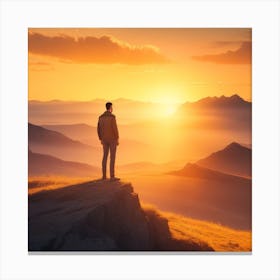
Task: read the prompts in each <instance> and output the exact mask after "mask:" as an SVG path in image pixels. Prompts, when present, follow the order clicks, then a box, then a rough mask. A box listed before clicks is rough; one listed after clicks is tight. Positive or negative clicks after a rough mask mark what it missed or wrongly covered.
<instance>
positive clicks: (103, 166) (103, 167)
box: [102, 143, 109, 179]
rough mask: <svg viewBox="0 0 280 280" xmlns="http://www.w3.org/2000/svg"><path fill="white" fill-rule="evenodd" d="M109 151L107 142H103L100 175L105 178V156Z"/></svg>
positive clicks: (106, 156)
mask: <svg viewBox="0 0 280 280" xmlns="http://www.w3.org/2000/svg"><path fill="white" fill-rule="evenodd" d="M108 153H109V144H108V143H104V144H103V159H102V176H103V178H104V179H105V178H106V167H107V158H108Z"/></svg>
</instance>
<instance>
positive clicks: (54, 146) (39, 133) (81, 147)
mask: <svg viewBox="0 0 280 280" xmlns="http://www.w3.org/2000/svg"><path fill="white" fill-rule="evenodd" d="M28 145H29V149H31V150H32V151H33V152H36V153H41V154H48V155H52V156H55V157H58V158H62V159H63V160H68V161H69V160H70V161H78V162H84V163H88V164H92V163H93V158H96V157H97V156H98V155H99V153H100V151H99V150H98V149H96V148H94V147H92V146H90V145H86V144H83V143H81V142H80V141H75V140H72V139H71V138H69V137H66V136H65V135H63V134H62V133H60V132H57V131H52V130H49V129H46V128H43V127H41V126H38V125H34V124H31V123H29V124H28ZM98 152H99V153H98Z"/></svg>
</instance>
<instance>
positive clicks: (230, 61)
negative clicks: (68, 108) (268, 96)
mask: <svg viewBox="0 0 280 280" xmlns="http://www.w3.org/2000/svg"><path fill="white" fill-rule="evenodd" d="M251 43H252V42H251V29H249V28H236V29H235V28H231V29H228V28H224V29H221V28H214V29H211V28H205V29H197V28H189V29H187V28H181V29H168V28H167V29H163V28H159V29H154V28H148V29H145V28H139V29H135V28H123V29H122V28H116V29H108V28H98V29H94V28H83V29H79V28H67V29H61V28H53V29H47V28H43V29H41V28H31V29H29V33H28V50H29V59H28V62H29V68H28V69H29V71H28V73H29V100H34V99H35V100H52V99H60V100H80V101H88V100H93V99H96V98H99V99H106V100H114V99H117V98H128V99H134V100H140V101H149V102H163V103H183V102H186V101H196V100H198V99H201V98H203V97H206V96H220V95H225V96H231V95H233V94H239V95H240V96H241V97H243V98H244V99H246V100H251Z"/></svg>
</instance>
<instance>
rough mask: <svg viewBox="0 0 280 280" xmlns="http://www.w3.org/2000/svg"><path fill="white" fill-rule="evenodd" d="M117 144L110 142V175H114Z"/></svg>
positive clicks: (112, 176)
mask: <svg viewBox="0 0 280 280" xmlns="http://www.w3.org/2000/svg"><path fill="white" fill-rule="evenodd" d="M116 150H117V144H116V143H110V177H111V178H114V177H115V160H116Z"/></svg>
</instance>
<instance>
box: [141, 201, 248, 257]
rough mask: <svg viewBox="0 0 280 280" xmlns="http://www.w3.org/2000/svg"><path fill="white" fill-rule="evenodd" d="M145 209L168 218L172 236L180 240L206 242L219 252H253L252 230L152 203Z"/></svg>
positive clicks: (144, 206) (145, 206)
mask: <svg viewBox="0 0 280 280" xmlns="http://www.w3.org/2000/svg"><path fill="white" fill-rule="evenodd" d="M142 207H143V208H144V209H147V210H151V209H154V211H157V212H158V214H159V215H161V216H163V217H164V218H166V219H167V220H168V225H169V228H170V231H171V234H172V236H173V237H174V238H175V239H178V240H192V241H195V242H205V243H207V244H208V245H209V246H211V247H212V248H213V249H214V250H215V251H218V252H251V251H252V232H251V231H242V230H235V229H232V228H229V227H225V226H222V225H220V224H216V223H212V222H206V221H201V220H196V219H192V218H187V217H185V216H182V215H178V214H174V213H170V212H162V211H159V210H157V209H155V208H153V206H151V205H145V204H144V205H142Z"/></svg>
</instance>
